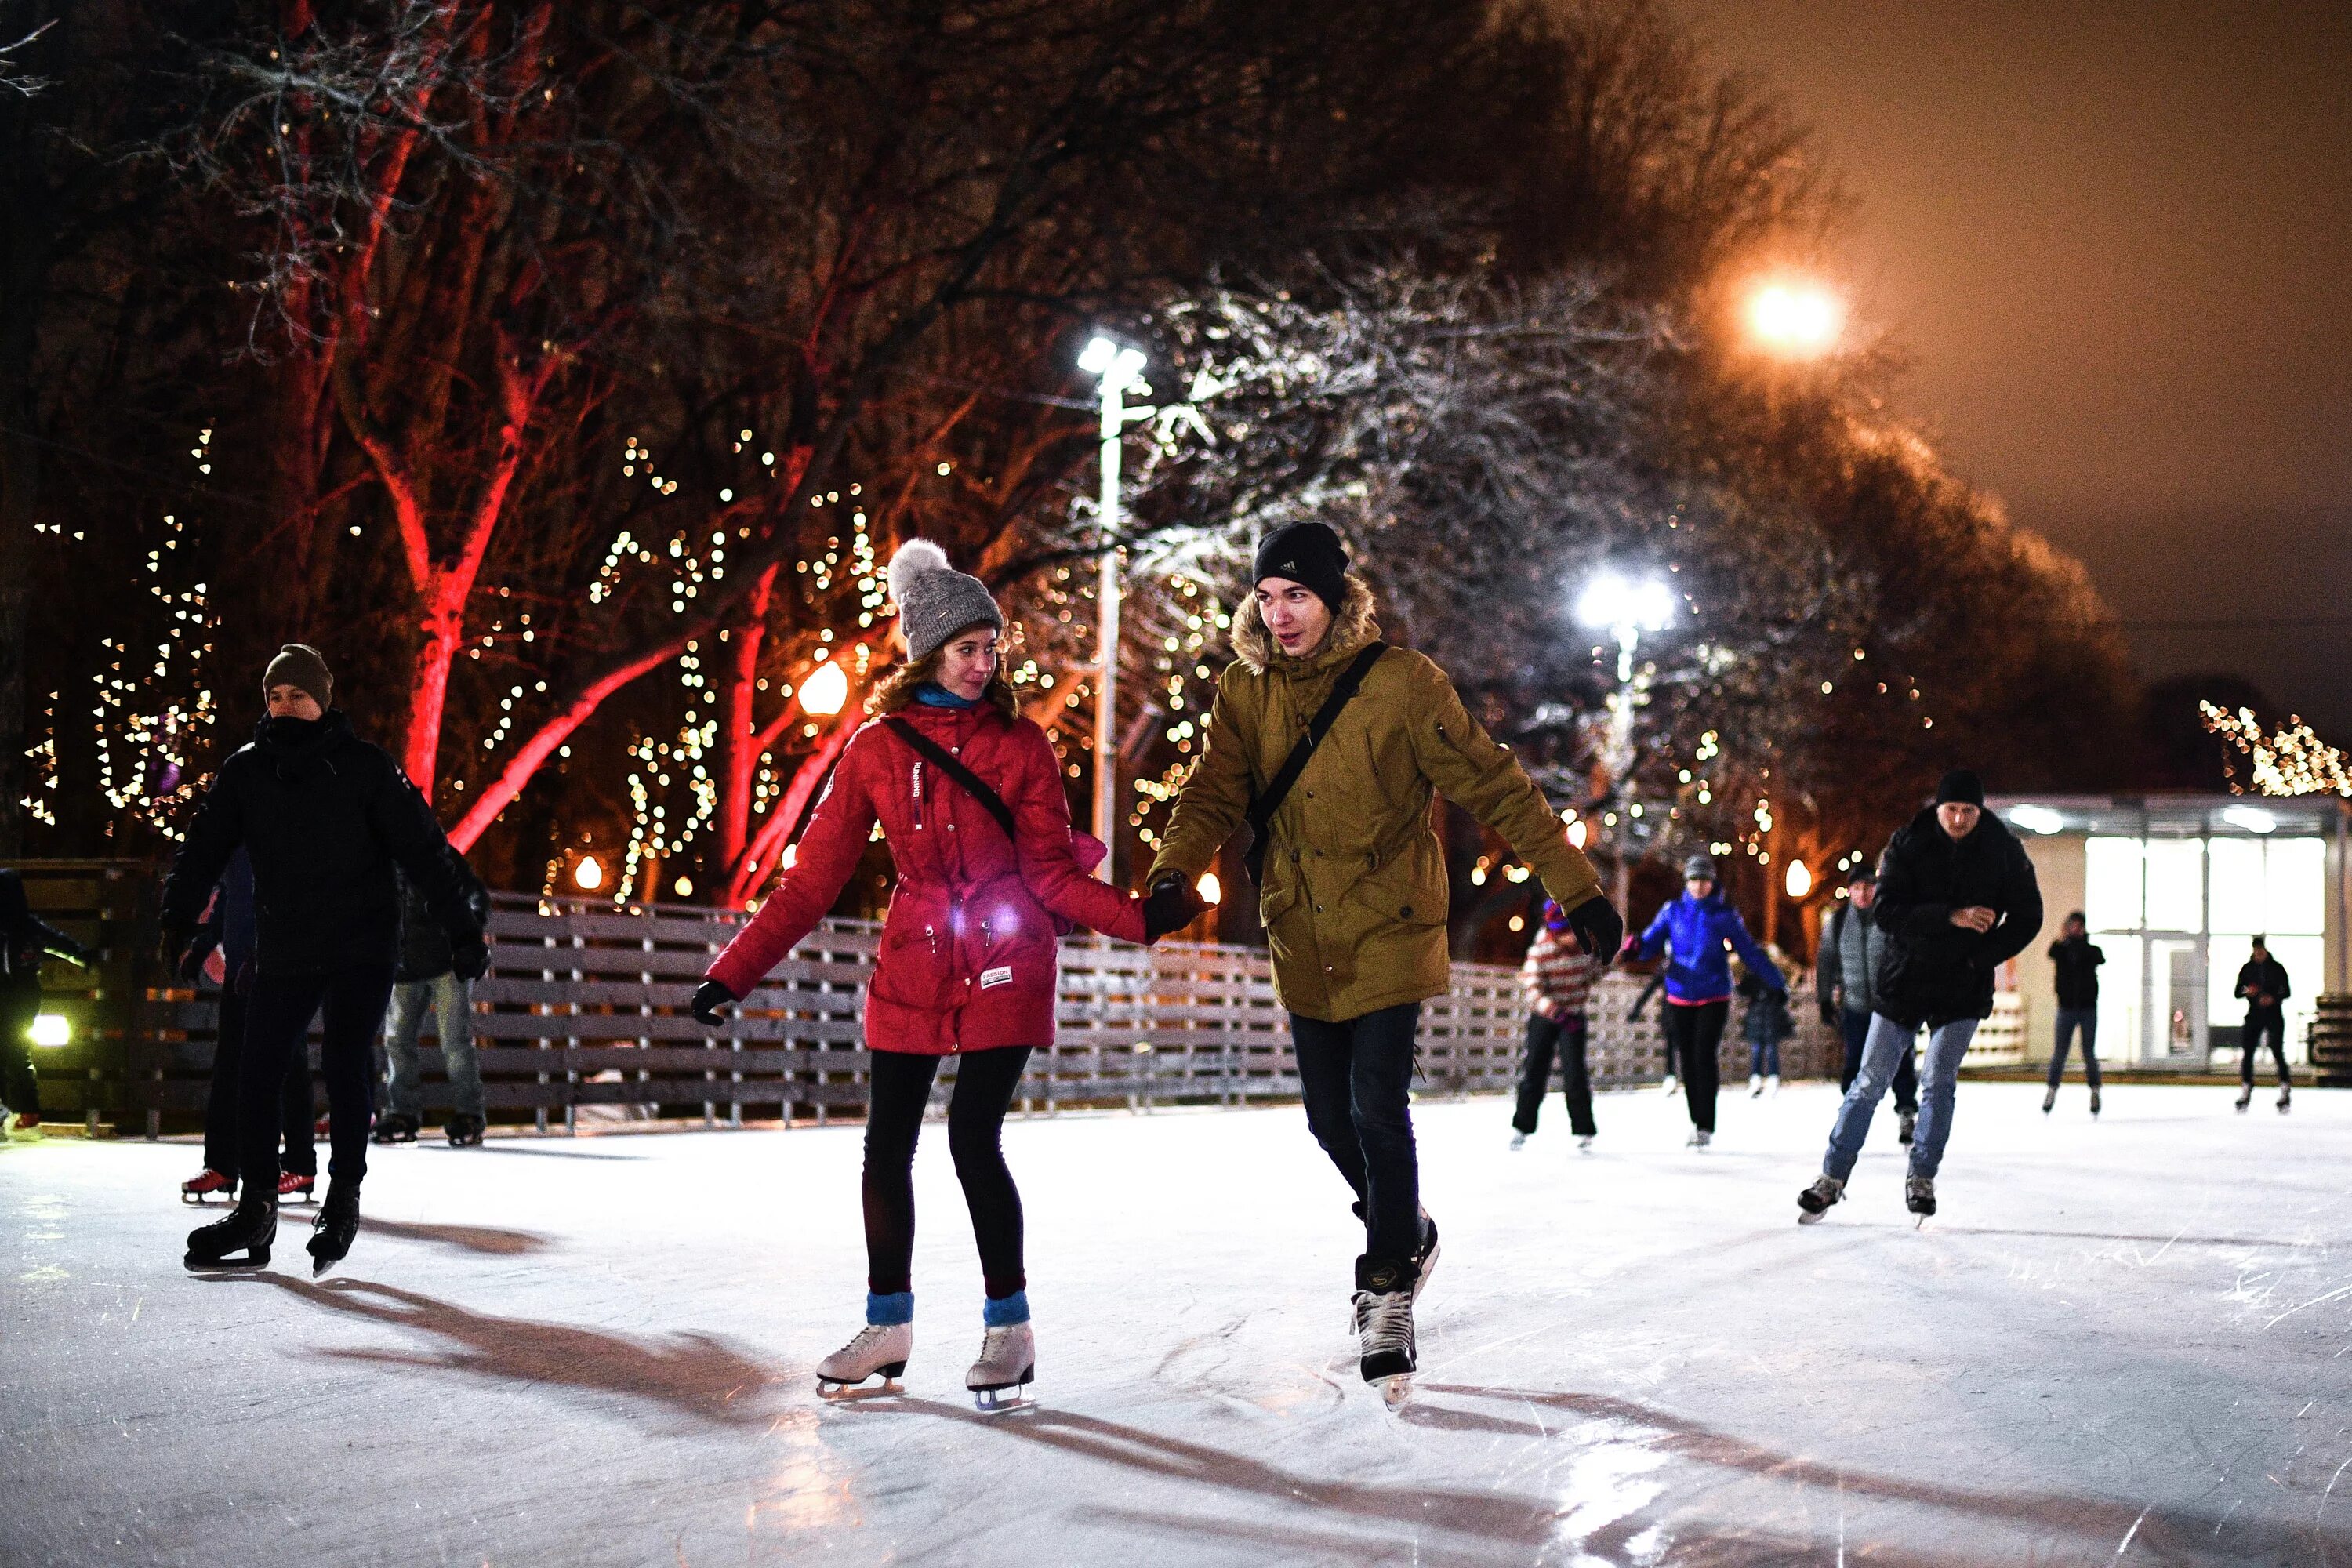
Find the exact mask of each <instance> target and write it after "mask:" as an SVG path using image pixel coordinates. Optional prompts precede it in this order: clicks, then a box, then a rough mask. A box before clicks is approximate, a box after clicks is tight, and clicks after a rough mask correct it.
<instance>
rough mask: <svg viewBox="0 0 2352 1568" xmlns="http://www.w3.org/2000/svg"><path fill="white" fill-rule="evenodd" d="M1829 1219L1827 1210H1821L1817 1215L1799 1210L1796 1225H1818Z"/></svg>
mask: <svg viewBox="0 0 2352 1568" xmlns="http://www.w3.org/2000/svg"><path fill="white" fill-rule="evenodd" d="M1829 1217H1830V1211H1829V1210H1827V1209H1823V1210H1822V1212H1821V1213H1819V1214H1808V1213H1807V1212H1806V1211H1804V1210H1803V1209H1799V1210H1798V1211H1797V1223H1798V1224H1799V1225H1819V1224H1821V1223H1822V1221H1823V1220H1825V1219H1827V1218H1829Z"/></svg>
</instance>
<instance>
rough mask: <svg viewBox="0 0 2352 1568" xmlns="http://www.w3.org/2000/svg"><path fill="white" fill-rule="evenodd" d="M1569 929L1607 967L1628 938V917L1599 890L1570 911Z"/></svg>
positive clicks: (1586, 950) (1603, 966) (1587, 950)
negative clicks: (1626, 933) (1626, 923)
mask: <svg viewBox="0 0 2352 1568" xmlns="http://www.w3.org/2000/svg"><path fill="white" fill-rule="evenodd" d="M1568 929H1569V930H1570V931H1574V932H1575V933H1576V939H1577V941H1579V942H1582V943H1583V944H1584V951H1585V952H1588V953H1590V954H1591V955H1592V956H1593V957H1594V958H1597V959H1599V960H1600V961H1601V967H1602V968H1604V969H1606V968H1607V967H1608V966H1609V963H1610V962H1611V960H1612V958H1614V956H1615V955H1616V952H1617V949H1618V946H1619V945H1620V944H1621V943H1622V942H1624V940H1625V918H1624V917H1623V916H1622V915H1621V914H1619V913H1618V912H1617V910H1616V908H1615V907H1614V906H1613V905H1612V904H1611V903H1610V902H1609V900H1607V899H1606V898H1605V897H1603V896H1602V895H1601V894H1599V893H1595V894H1593V895H1592V896H1591V898H1589V899H1587V900H1584V902H1582V903H1580V904H1579V905H1577V906H1576V908H1574V909H1572V910H1569V911H1568Z"/></svg>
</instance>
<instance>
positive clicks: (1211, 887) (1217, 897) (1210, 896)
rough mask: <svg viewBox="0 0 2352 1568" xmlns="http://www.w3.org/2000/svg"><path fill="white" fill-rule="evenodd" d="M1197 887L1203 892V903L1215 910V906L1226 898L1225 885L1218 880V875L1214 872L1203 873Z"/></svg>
mask: <svg viewBox="0 0 2352 1568" xmlns="http://www.w3.org/2000/svg"><path fill="white" fill-rule="evenodd" d="M1195 885H1196V886H1197V887H1198V888H1199V889H1200V890H1201V901H1202V903H1204V904H1207V905H1210V906H1211V907H1214V906H1215V905H1217V904H1219V903H1221V902H1223V900H1224V896H1225V885H1224V884H1223V882H1220V881H1218V880H1217V874H1216V873H1215V872H1214V871H1203V872H1202V873H1201V880H1200V881H1199V882H1198V883H1197V884H1195Z"/></svg>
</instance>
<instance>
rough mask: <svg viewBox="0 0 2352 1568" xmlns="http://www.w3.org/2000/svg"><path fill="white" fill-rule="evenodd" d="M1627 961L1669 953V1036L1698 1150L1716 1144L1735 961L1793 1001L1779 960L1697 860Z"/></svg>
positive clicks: (1688, 864) (1705, 861)
mask: <svg viewBox="0 0 2352 1568" xmlns="http://www.w3.org/2000/svg"><path fill="white" fill-rule="evenodd" d="M1625 952H1627V954H1629V955H1631V956H1633V957H1638V958H1655V957H1656V956H1657V955H1658V954H1659V953H1660V952H1664V953H1665V954H1666V970H1665V974H1666V1011H1665V1026H1666V1034H1667V1037H1669V1038H1670V1039H1671V1040H1672V1041H1673V1043H1674V1048H1675V1056H1676V1057H1678V1058H1681V1062H1682V1069H1683V1094H1684V1098H1685V1101H1686V1103H1687V1104H1688V1105H1689V1107H1690V1119H1691V1135H1690V1146H1691V1147H1692V1148H1694V1149H1704V1148H1706V1146H1707V1145H1708V1144H1709V1143H1711V1142H1714V1141H1715V1097H1716V1089H1717V1080H1718V1079H1720V1077H1721V1076H1722V1071H1721V1067H1720V1063H1719V1060H1718V1056H1717V1053H1718V1052H1719V1051H1720V1049H1721V1047H1722V1045H1723V1026H1724V1024H1725V1022H1726V1021H1727V1019H1728V1018H1729V1017H1730V1016H1731V992H1732V984H1731V958H1730V954H1731V953H1733V952H1737V953H1738V955H1739V956H1740V957H1741V958H1742V959H1744V960H1746V961H1747V963H1748V967H1749V968H1750V969H1751V970H1753V971H1755V973H1756V975H1757V977H1758V979H1759V982H1760V983H1761V984H1763V985H1764V987H1765V988H1766V989H1767V990H1769V991H1771V992H1773V993H1775V994H1786V992H1787V990H1788V984H1789V983H1788V981H1787V980H1786V979H1785V978H1783V977H1782V975H1781V973H1780V966H1779V965H1778V964H1776V963H1773V962H1772V955H1771V954H1770V953H1768V952H1765V951H1764V949H1763V948H1762V947H1761V946H1759V944H1758V943H1757V941H1756V939H1755V938H1754V937H1752V936H1750V935H1748V922H1747V921H1744V920H1742V919H1740V918H1739V911H1738V910H1735V909H1733V908H1732V907H1731V902H1730V900H1727V899H1726V898H1725V897H1724V896H1723V889H1722V888H1721V887H1719V886H1718V885H1717V881H1716V868H1715V861H1714V860H1713V859H1712V858H1710V857H1708V856H1706V855H1694V856H1692V857H1691V858H1689V859H1688V860H1686V861H1685V862H1684V863H1683V890H1682V893H1681V895H1680V896H1679V897H1676V898H1675V899H1671V900H1668V901H1667V902H1666V904H1665V905H1664V908H1662V909H1660V910H1658V913H1657V918H1656V919H1654V920H1653V921H1651V922H1650V927H1649V929H1648V930H1647V931H1643V933H1642V934H1641V935H1640V936H1638V937H1634V938H1632V939H1630V940H1629V941H1628V942H1626V944H1625Z"/></svg>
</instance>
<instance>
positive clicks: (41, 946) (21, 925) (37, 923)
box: [0, 870, 89, 990]
mask: <svg viewBox="0 0 2352 1568" xmlns="http://www.w3.org/2000/svg"><path fill="white" fill-rule="evenodd" d="M44 953H55V954H56V955H57V956H58V957H59V958H63V959H68V960H70V961H71V962H73V963H80V964H87V963H89V953H88V952H86V951H84V950H83V948H82V945H81V943H79V942H76V941H74V939H73V938H71V937H69V936H68V935H67V934H66V933H65V932H63V931H59V930H58V928H57V927H55V926H53V925H51V924H50V923H49V922H48V921H45V920H43V919H42V918H41V917H40V916H38V915H37V914H35V913H34V912H33V906H32V903H31V901H30V900H27V899H26V897H25V879H24V878H22V877H20V876H18V875H17V874H16V872H14V871H6V870H0V986H9V987H12V988H14V989H17V990H38V989H39V988H40V984H41V957H42V955H43V954H44Z"/></svg>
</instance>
